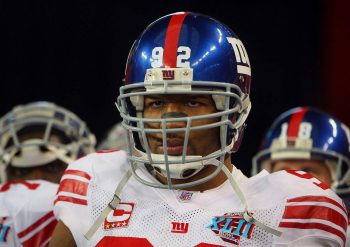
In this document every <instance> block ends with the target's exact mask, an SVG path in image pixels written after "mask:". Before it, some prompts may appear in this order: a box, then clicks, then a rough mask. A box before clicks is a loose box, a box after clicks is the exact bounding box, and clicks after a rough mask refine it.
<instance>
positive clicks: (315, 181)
mask: <svg viewBox="0 0 350 247" xmlns="http://www.w3.org/2000/svg"><path fill="white" fill-rule="evenodd" d="M286 172H288V173H289V174H292V175H294V176H297V177H299V178H304V179H311V181H313V184H314V185H316V186H318V187H320V188H321V189H323V190H327V189H329V186H328V185H327V184H325V183H323V182H321V181H320V180H318V179H317V178H315V177H314V176H312V175H311V174H309V173H300V171H296V170H286Z"/></svg>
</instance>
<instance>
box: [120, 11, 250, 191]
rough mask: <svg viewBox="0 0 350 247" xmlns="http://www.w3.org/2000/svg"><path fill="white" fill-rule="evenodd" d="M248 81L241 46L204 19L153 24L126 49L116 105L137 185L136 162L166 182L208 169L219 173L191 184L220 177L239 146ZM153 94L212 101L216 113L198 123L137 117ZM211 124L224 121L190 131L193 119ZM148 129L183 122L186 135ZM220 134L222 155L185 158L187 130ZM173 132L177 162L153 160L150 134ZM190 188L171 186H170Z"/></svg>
mask: <svg viewBox="0 0 350 247" xmlns="http://www.w3.org/2000/svg"><path fill="white" fill-rule="evenodd" d="M250 81H251V69H250V63H249V59H248V55H247V52H246V50H245V48H244V46H243V43H242V42H241V41H240V40H239V39H238V37H237V35H236V34H235V33H234V32H233V31H232V30H231V29H230V28H229V27H227V26H226V25H224V24H223V23H221V22H219V21H217V20H215V19H213V18H211V17H208V16H205V15H201V14H195V13H188V12H179V13H174V14H170V15H167V16H164V17H162V18H160V19H158V20H156V21H155V22H153V23H152V24H150V25H149V26H148V27H147V28H146V30H145V31H144V32H143V33H142V34H141V35H140V36H139V38H138V39H137V40H136V41H135V42H134V44H133V46H132V48H131V50H130V53H129V56H128V60H127V64H126V71H125V85H124V86H123V87H121V88H120V96H119V97H118V102H117V106H118V109H119V111H120V113H121V116H122V118H123V126H124V127H125V128H126V129H127V130H128V133H129V134H128V135H129V142H130V143H129V144H130V145H129V150H128V152H129V156H128V158H129V161H130V163H131V165H132V167H133V169H134V175H136V178H137V179H138V180H139V181H141V182H144V183H145V184H147V182H146V181H144V180H143V179H141V178H140V177H139V176H137V174H136V172H135V169H136V168H137V167H138V164H140V163H141V164H146V166H148V167H151V168H153V169H154V170H156V172H159V173H161V174H162V175H164V176H166V177H167V178H168V182H169V183H170V178H177V179H184V178H188V177H191V176H193V175H194V174H196V173H197V172H198V171H200V170H201V169H202V168H203V167H204V166H206V165H208V164H217V165H218V169H217V170H216V171H215V172H214V173H213V174H211V175H210V176H209V177H206V178H203V179H201V180H198V181H197V182H196V183H195V184H199V183H203V182H205V181H208V180H209V179H211V178H213V177H215V176H216V175H217V174H218V173H219V172H220V170H221V167H222V165H223V161H224V157H225V154H226V153H228V152H231V150H233V151H236V150H237V149H238V147H239V145H240V140H241V137H242V132H243V129H244V122H245V120H246V118H247V116H248V113H249V111H250V107H251V103H250V99H249V91H250ZM150 94H152V95H157V94H158V95H159V94H179V95H180V94H206V95H212V98H213V100H214V102H215V104H216V108H217V111H218V112H217V113H215V114H210V115H201V116H196V117H178V118H171V119H170V118H162V119H146V118H144V117H143V113H142V112H143V103H144V101H143V97H144V96H145V95H150ZM213 117H219V118H221V121H219V122H217V123H214V124H210V125H202V126H196V127H191V121H193V120H194V119H205V118H213ZM147 122H153V123H154V122H158V123H160V124H161V123H162V124H163V125H166V123H168V122H185V123H187V124H188V125H187V127H186V128H174V129H170V128H169V129H167V128H166V127H165V128H162V129H146V128H144V124H145V123H147ZM218 127H219V128H220V142H221V148H220V149H219V150H217V151H216V152H214V153H212V154H210V155H207V156H205V157H203V156H186V148H187V141H188V136H189V132H190V131H193V130H195V129H210V128H218ZM175 132H182V133H184V136H185V140H184V148H183V150H184V151H183V153H182V155H181V156H174V155H173V156H171V155H167V154H153V153H151V151H150V149H149V147H148V143H147V137H146V135H147V133H162V136H163V137H166V136H167V135H169V133H175ZM203 138H205V137H203ZM163 141H164V140H163ZM165 144H166V143H165ZM165 149H166V147H165ZM218 160H220V162H219V163H217V161H218ZM148 184H149V183H148ZM149 185H151V186H157V187H162V186H161V185H154V184H149ZM193 185H194V184H193V183H188V184H181V185H174V186H172V185H171V184H168V187H173V188H181V187H182V188H183V187H187V186H193ZM168 187H167V188H168Z"/></svg>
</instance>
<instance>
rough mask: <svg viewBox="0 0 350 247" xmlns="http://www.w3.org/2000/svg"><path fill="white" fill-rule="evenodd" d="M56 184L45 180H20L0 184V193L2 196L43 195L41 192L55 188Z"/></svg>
mask: <svg viewBox="0 0 350 247" xmlns="http://www.w3.org/2000/svg"><path fill="white" fill-rule="evenodd" d="M57 187H58V184H55V183H52V182H49V181H45V180H22V181H11V182H6V183H3V184H0V194H1V195H3V198H8V197H17V198H18V197H22V199H23V196H27V195H28V196H33V195H34V194H38V195H45V194H46V193H42V192H49V193H50V192H52V191H55V190H57Z"/></svg>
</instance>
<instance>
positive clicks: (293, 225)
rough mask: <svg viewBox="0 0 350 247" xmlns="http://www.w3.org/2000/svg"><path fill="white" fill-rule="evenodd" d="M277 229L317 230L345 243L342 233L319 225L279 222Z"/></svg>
mask: <svg viewBox="0 0 350 247" xmlns="http://www.w3.org/2000/svg"><path fill="white" fill-rule="evenodd" d="M279 227H284V228H297V229H318V230H323V231H326V232H329V233H332V234H334V235H337V236H338V237H340V238H341V239H342V240H343V241H344V242H343V243H345V240H346V237H345V234H344V233H343V232H341V231H339V230H337V229H334V228H333V227H331V226H327V225H324V224H321V223H301V222H281V223H280V225H279Z"/></svg>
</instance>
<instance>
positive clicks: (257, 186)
mask: <svg viewBox="0 0 350 247" xmlns="http://www.w3.org/2000/svg"><path fill="white" fill-rule="evenodd" d="M249 180H250V181H249V182H250V183H249V186H250V190H251V191H253V193H255V194H260V195H262V196H263V197H264V196H266V195H269V198H270V199H271V200H265V201H266V203H280V202H286V201H287V202H290V201H293V200H294V201H295V200H311V199H313V200H319V201H320V203H321V202H322V201H325V200H328V201H333V202H334V203H336V204H339V205H341V207H343V205H344V204H343V202H342V200H341V199H340V198H339V197H338V196H337V194H335V193H334V192H333V191H332V190H331V189H330V188H329V186H328V185H326V184H325V183H323V182H321V181H320V180H318V179H317V178H315V177H314V176H312V175H311V174H309V173H306V172H303V171H295V170H283V171H278V172H274V173H271V174H270V173H268V172H266V171H263V172H261V173H260V174H258V175H256V176H254V177H252V178H250V179H249Z"/></svg>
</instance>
